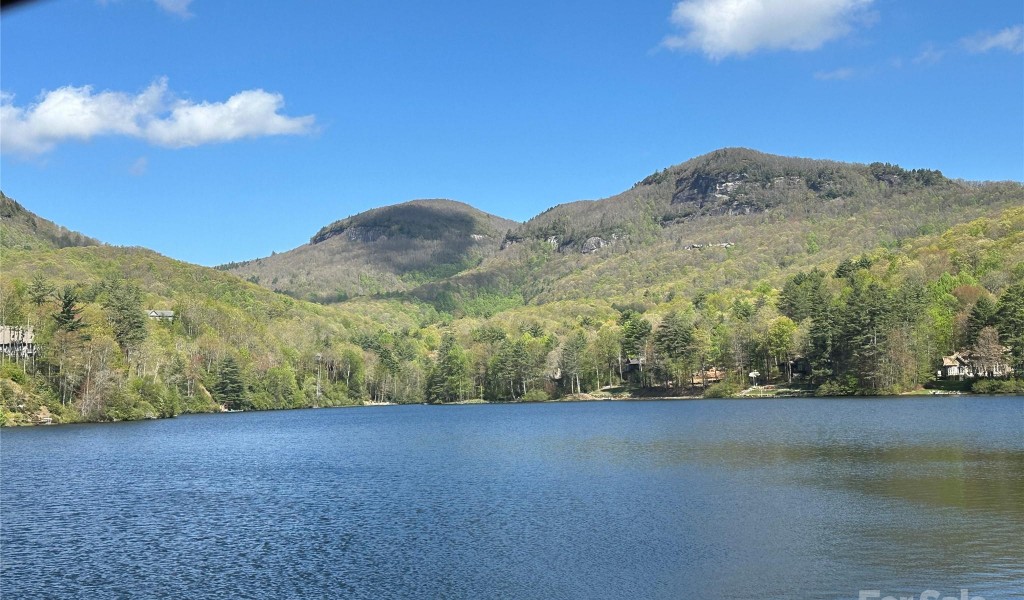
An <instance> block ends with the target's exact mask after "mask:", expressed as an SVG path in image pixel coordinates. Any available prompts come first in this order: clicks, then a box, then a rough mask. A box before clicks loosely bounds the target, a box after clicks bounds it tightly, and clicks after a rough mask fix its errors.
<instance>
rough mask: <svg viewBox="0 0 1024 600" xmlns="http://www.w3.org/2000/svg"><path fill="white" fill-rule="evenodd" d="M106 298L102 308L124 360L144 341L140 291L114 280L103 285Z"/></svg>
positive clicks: (144, 319) (145, 332)
mask: <svg viewBox="0 0 1024 600" xmlns="http://www.w3.org/2000/svg"><path fill="white" fill-rule="evenodd" d="M104 287H105V288H106V298H105V299H104V300H103V308H105V309H106V311H107V319H108V320H109V321H110V325H111V328H112V329H113V330H114V339H115V340H116V341H117V345H118V346H120V347H121V351H122V352H124V356H125V358H126V359H127V358H131V353H132V352H133V351H134V350H135V349H136V348H138V347H139V345H141V344H142V342H143V341H145V339H146V334H147V333H148V332H147V330H146V314H145V312H144V311H143V309H142V290H140V289H139V287H138V286H137V285H135V284H133V283H128V282H126V281H124V280H114V281H108V282H105V283H104Z"/></svg>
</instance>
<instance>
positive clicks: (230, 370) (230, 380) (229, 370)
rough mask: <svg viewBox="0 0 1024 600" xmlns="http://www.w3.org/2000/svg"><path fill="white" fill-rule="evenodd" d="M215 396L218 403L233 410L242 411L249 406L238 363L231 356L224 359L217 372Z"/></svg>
mask: <svg viewBox="0 0 1024 600" xmlns="http://www.w3.org/2000/svg"><path fill="white" fill-rule="evenodd" d="M213 396H214V398H215V399H216V400H217V402H219V403H221V404H223V405H224V406H226V407H227V408H229V409H232V410H240V409H243V408H248V406H249V403H248V398H247V394H246V389H245V383H244V382H243V381H242V374H241V370H240V369H239V368H238V361H236V360H235V359H234V358H233V357H232V356H230V355H229V356H225V357H224V359H223V360H222V361H221V363H220V368H219V369H218V370H217V382H216V384H214V387H213Z"/></svg>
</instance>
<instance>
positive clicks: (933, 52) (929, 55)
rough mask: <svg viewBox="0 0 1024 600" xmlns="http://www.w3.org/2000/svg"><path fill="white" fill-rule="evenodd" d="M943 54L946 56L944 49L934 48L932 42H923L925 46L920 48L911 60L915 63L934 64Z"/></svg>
mask: <svg viewBox="0 0 1024 600" xmlns="http://www.w3.org/2000/svg"><path fill="white" fill-rule="evenodd" d="M944 56H946V51H945V50H943V49H941V48H936V47H935V45H934V44H925V47H924V48H922V49H921V52H919V53H918V54H917V56H915V57H914V60H913V61H911V62H913V63H914V64H915V65H934V64H936V63H938V62H939V61H940V60H942V58H943V57H944Z"/></svg>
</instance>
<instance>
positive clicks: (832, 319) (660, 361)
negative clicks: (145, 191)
mask: <svg viewBox="0 0 1024 600" xmlns="http://www.w3.org/2000/svg"><path fill="white" fill-rule="evenodd" d="M4 201H5V202H7V204H4V206H5V207H8V206H11V207H16V208H17V210H18V211H20V212H18V213H17V218H16V219H12V218H8V217H7V216H5V217H4V220H3V221H2V225H3V232H2V233H3V235H4V236H5V237H6V238H7V239H8V240H10V239H14V238H17V239H18V240H19V241H18V243H6V242H5V243H4V244H3V246H2V256H0V261H2V262H0V265H2V272H0V317H2V320H3V323H2V325H4V326H5V327H8V328H10V327H14V328H18V330H19V331H21V330H25V329H27V328H28V327H31V328H32V331H33V332H34V336H35V339H34V344H35V348H34V349H35V353H34V354H28V355H16V353H15V354H13V355H12V354H11V353H10V352H8V353H7V354H5V355H3V356H2V364H0V408H2V410H3V419H4V420H5V421H6V422H8V423H17V422H32V421H38V420H40V419H43V418H45V417H49V418H51V419H53V420H56V421H58V422H68V421H76V420H117V419H135V418H145V417H156V416H171V415H174V414H177V413H179V412H183V411H209V410H223V409H232V410H233V409H243V410H244V409H265V408H292V407H305V406H333V405H343V404H357V403H364V402H422V401H429V402H454V401H467V400H471V399H485V400H489V401H520V400H544V399H550V398H557V397H564V396H575V397H589V396H588V394H589V395H597V396H601V395H604V396H607V395H608V394H609V393H613V392H614V393H631V394H648V395H650V394H654V395H657V394H661V395H665V394H708V395H728V394H732V393H736V392H737V391H738V390H740V389H741V388H742V387H745V386H747V385H749V384H750V383H751V382H752V380H751V379H750V378H749V377H748V376H747V374H748V373H750V372H752V371H757V372H758V373H759V376H758V377H756V378H755V379H754V380H753V382H756V383H758V384H761V385H765V384H769V385H780V386H781V385H785V386H786V387H787V388H791V389H794V390H802V391H804V392H815V393H818V394H822V395H826V394H880V393H896V392H901V391H905V390H911V389H918V388H920V387H921V386H924V385H931V384H932V383H933V382H934V379H935V376H936V370H937V368H938V366H939V365H941V362H942V357H943V356H946V355H950V354H952V353H953V352H954V351H958V350H962V351H964V352H965V353H967V354H970V355H971V356H972V357H974V359H975V360H977V361H982V362H984V364H987V365H990V366H991V365H999V364H1004V363H1005V364H1007V365H1012V366H1014V367H1015V368H1016V369H1017V370H1018V372H1020V370H1021V369H1024V188H1022V186H1021V185H1020V184H1018V183H1012V182H1006V183H987V184H980V183H969V182H962V181H952V180H949V179H946V178H944V177H943V176H942V175H941V174H940V173H938V172H935V171H921V170H918V171H907V170H904V169H901V168H899V167H896V166H893V165H880V164H874V165H845V164H840V163H832V162H826V161H811V160H805V159H786V158H781V157H771V156H767V155H762V154H759V153H755V152H752V151H747V150H724V151H719V152H716V153H712V154H710V155H706V156H704V157H699V158H697V159H694V160H692V161H689V162H687V163H683V164H682V165H679V166H677V167H672V168H670V169H666V170H664V171H661V172H659V173H656V174H654V175H651V176H649V177H647V178H645V179H644V180H642V181H641V182H640V183H638V184H637V185H636V186H634V187H633V188H632V189H631V190H629V191H627V192H624V193H623V194H620V195H619V196H615V197H613V198H609V199H607V200H601V201H595V202H587V203H572V204H568V205H560V206H557V207H554V208H552V209H550V210H549V211H546V212H545V213H544V214H542V215H539V216H538V217H536V218H534V219H531V220H530V221H528V222H527V223H524V224H522V225H521V226H515V225H514V224H511V223H509V222H506V221H502V220H500V219H497V218H491V217H489V216H487V215H485V214H484V213H479V212H478V211H474V210H473V209H469V208H468V207H465V205H458V204H455V203H448V202H438V201H426V202H423V201H417V202H413V203H407V204H404V205H397V206H394V207H385V208H383V209H378V210H376V211H370V212H368V213H363V214H362V215H357V216H355V217H351V218H349V219H345V220H342V221H338V222H336V223H334V224H332V225H329V226H327V227H325V228H324V229H322V230H321V231H320V232H319V233H317V234H316V235H315V236H314V237H313V239H312V240H311V243H310V244H309V245H308V246H303V247H302V248H299V249H296V250H295V251H293V252H292V253H284V254H281V255H277V256H280V257H283V258H282V259H281V260H275V259H276V258H277V257H270V258H267V259H261V262H260V263H259V264H254V263H249V264H246V265H234V266H232V268H231V271H232V272H225V271H224V270H215V269H208V268H204V267H198V266H195V265H189V264H186V263H182V262H179V261H175V260H172V259H169V258H166V257H163V256H160V255H158V254H156V253H153V252H150V251H148V250H144V249H139V248H115V247H109V246H91V247H61V246H67V244H59V243H56V242H54V240H53V232H55V231H56V232H58V233H57V239H58V240H60V239H61V238H60V235H61V233H60V232H61V231H62V230H60V229H59V228H57V227H56V226H43V225H45V223H47V222H45V221H44V220H42V219H40V218H39V217H36V216H35V215H32V214H31V213H29V212H28V211H25V210H24V209H23V208H21V207H20V205H17V204H16V203H13V201H10V200H9V199H6V197H4ZM5 210H6V211H7V212H11V211H12V210H14V209H11V208H5ZM5 214H6V213H5ZM32 222H35V223H37V224H43V225H37V226H36V227H35V228H34V229H33V228H32V227H31V226H25V225H24V224H26V223H32ZM40 232H41V233H40ZM69 235H70V234H69ZM474 236H481V239H476V238H475V237H474ZM66 239H78V238H66ZM83 239H84V238H83ZM89 241H90V242H91V241H92V240H89ZM331 244H335V246H330V245H331ZM331 248H333V249H331ZM338 256H346V257H350V258H351V257H359V256H361V257H362V258H360V259H359V260H357V261H355V265H354V267H353V268H349V266H347V265H346V264H337V263H336V262H332V261H334V260H335V259H336V258H337V257H338ZM353 260H355V259H353ZM374 265H376V266H374ZM246 269H251V271H246ZM373 269H377V270H373ZM233 272H238V273H239V274H241V275H244V276H245V277H248V278H250V279H251V281H245V280H244V279H242V278H241V277H238V276H236V275H235V274H233ZM332 274H333V275H332ZM384 274H387V277H391V279H387V278H386V277H384ZM266 277H271V281H267V280H265V278H266ZM275 277H276V278H277V280H278V281H277V284H274V283H273V278H275ZM289 277H294V279H291V280H290V281H292V282H293V283H294V285H295V287H291V288H289V289H287V291H288V293H289V294H290V295H285V294H281V293H275V292H274V291H272V290H270V289H266V288H265V287H263V286H267V287H275V285H278V284H281V282H282V280H283V279H287V278H289ZM321 277H323V278H326V279H330V278H331V277H334V279H333V280H331V281H332V283H331V284H330V285H331V286H339V285H340V286H342V287H330V288H329V287H327V286H323V285H321V284H320V281H321ZM344 277H352V278H353V279H351V280H349V283H350V284H352V285H353V287H350V288H344V286H345V285H348V284H346V283H343V282H344V281H345V280H344ZM371 280H372V281H374V282H375V283H373V284H372V285H370V281H371ZM254 281H259V283H260V285H256V284H255V283H253V282H254ZM338 282H342V283H338ZM382 282H389V283H382ZM318 285H319V286H320V287H317V286H318ZM345 289H347V290H349V291H344V290H345ZM332 290H333V291H332ZM291 295H294V296H305V297H312V298H316V299H319V300H325V301H329V302H327V303H324V304H318V303H313V302H308V301H306V300H303V299H297V298H294V297H291ZM150 310H159V311H173V313H174V316H173V318H169V317H168V318H160V317H159V316H158V318H150V317H149V316H148V315H149V312H148V311H150ZM986 361H987V362H986ZM990 370H991V369H990ZM1017 385H1019V383H1014V382H1013V381H1012V380H998V381H996V380H995V379H992V380H985V381H982V382H981V384H980V387H979V389H982V390H994V389H1015V388H1014V386H1017Z"/></svg>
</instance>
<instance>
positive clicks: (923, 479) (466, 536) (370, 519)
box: [0, 397, 1024, 600]
mask: <svg viewBox="0 0 1024 600" xmlns="http://www.w3.org/2000/svg"><path fill="white" fill-rule="evenodd" d="M0 458H2V463H0V464H2V480H0V560H2V576H0V594H2V596H3V598H21V599H24V598H82V599H104V598H545V599H547V598H556V599H557V598H585V599H588V598H616V599H619V598H694V599H696V598H705V599H750V598H795V599H804V598H828V599H831V598H858V596H859V593H860V591H861V590H879V592H880V595H881V596H883V597H884V596H886V595H893V596H900V595H901V593H902V595H903V596H909V595H911V594H914V595H915V597H916V596H917V595H920V594H922V592H924V591H926V590H935V591H937V592H940V593H941V594H942V596H953V597H955V598H956V599H957V600H959V599H960V597H961V589H967V590H969V594H970V595H971V596H975V597H983V598H984V599H985V600H992V599H994V598H1019V597H1021V596H1022V595H1024V594H1022V590H1024V544H1022V541H1021V540H1024V398H1021V397H992V398H983V397H959V398H919V399H828V400H819V399H786V400H757V401H735V400H729V401H724V400H699V401H650V402H596V403H551V404H515V405H468V406H391V407H365V408H349V409H321V410H302V411H285V412H266V413H236V414H219V415H191V416H182V417H178V418H175V419H169V420H160V421H148V422H137V423H115V424H101V425H71V426H59V427H38V428H30V429H6V430H3V431H2V433H0Z"/></svg>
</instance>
